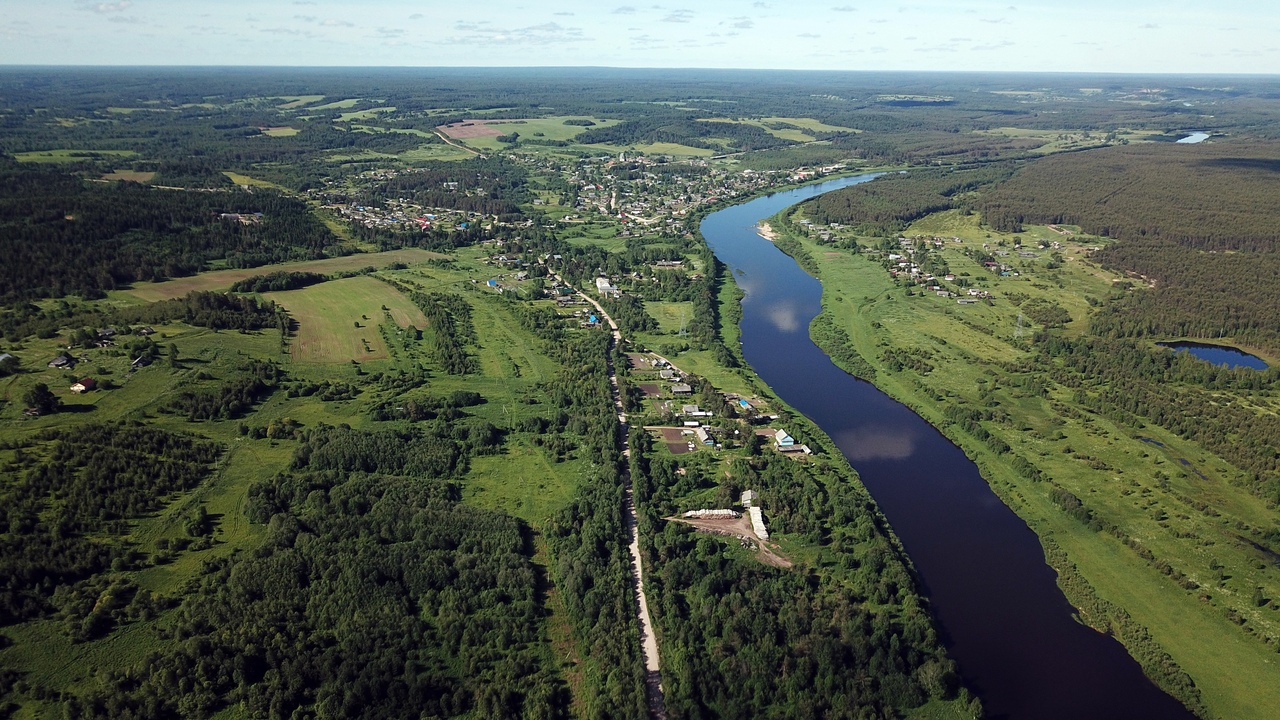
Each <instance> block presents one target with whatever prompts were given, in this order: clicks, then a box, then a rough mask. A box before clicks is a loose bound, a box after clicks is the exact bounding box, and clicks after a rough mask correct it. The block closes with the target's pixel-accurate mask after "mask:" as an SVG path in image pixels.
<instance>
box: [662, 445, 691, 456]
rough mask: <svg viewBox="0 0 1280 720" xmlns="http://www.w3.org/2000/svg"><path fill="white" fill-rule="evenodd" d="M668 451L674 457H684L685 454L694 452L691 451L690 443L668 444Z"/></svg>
mask: <svg viewBox="0 0 1280 720" xmlns="http://www.w3.org/2000/svg"><path fill="white" fill-rule="evenodd" d="M667 450H669V451H670V452H671V454H672V455H684V454H685V453H689V452H693V451H692V450H690V449H689V443H667Z"/></svg>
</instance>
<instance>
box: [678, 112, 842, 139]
mask: <svg viewBox="0 0 1280 720" xmlns="http://www.w3.org/2000/svg"><path fill="white" fill-rule="evenodd" d="M698 122H705V123H732V124H735V125H755V126H756V127H758V128H760V129H761V130H764V131H765V132H767V133H769V134H770V135H772V136H774V137H776V138H781V139H783V140H791V141H794V142H811V141H813V140H816V139H817V138H815V137H813V136H812V135H809V134H808V133H806V132H804V131H803V130H791V129H782V130H776V129H774V128H771V127H768V126H766V125H765V124H764V123H763V122H761V121H759V120H729V119H726V118H709V119H703V120H699V121H698Z"/></svg>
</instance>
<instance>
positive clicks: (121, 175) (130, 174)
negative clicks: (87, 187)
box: [102, 170, 156, 183]
mask: <svg viewBox="0 0 1280 720" xmlns="http://www.w3.org/2000/svg"><path fill="white" fill-rule="evenodd" d="M155 176H156V174H155V173H153V172H139V171H136V170H116V171H115V172H112V173H107V174H106V175H103V176H102V179H103V180H120V181H124V182H136V183H149V182H151V178H153V177H155Z"/></svg>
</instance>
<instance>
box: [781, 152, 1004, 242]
mask: <svg viewBox="0 0 1280 720" xmlns="http://www.w3.org/2000/svg"><path fill="white" fill-rule="evenodd" d="M1009 173H1010V168H1008V167H1004V166H991V167H980V168H977V169H963V168H947V169H945V170H933V169H929V170H912V171H909V172H907V173H905V174H892V175H885V176H882V177H880V178H878V179H876V180H875V181H873V182H869V183H862V184H860V185H854V186H852V187H847V188H843V189H840V190H835V191H833V192H829V193H826V194H824V195H820V196H818V197H817V198H815V199H813V200H811V201H809V203H808V204H807V205H806V206H805V207H806V211H807V213H808V215H809V216H810V217H811V218H813V220H814V221H815V222H818V223H821V224H824V225H826V224H830V223H839V224H842V225H851V226H853V228H854V229H855V230H856V231H857V232H859V233H861V234H865V235H889V234H892V233H898V232H901V231H902V230H904V229H906V227H907V225H909V224H911V222H913V221H915V220H918V219H920V218H922V217H924V216H925V215H929V214H931V213H935V212H940V211H942V210H950V209H951V208H955V207H962V206H964V204H965V200H964V198H963V196H964V194H965V193H969V192H972V191H974V190H977V189H979V188H982V187H985V186H987V185H991V184H992V183H996V182H999V181H1001V180H1003V179H1004V178H1006V177H1008V175H1009Z"/></svg>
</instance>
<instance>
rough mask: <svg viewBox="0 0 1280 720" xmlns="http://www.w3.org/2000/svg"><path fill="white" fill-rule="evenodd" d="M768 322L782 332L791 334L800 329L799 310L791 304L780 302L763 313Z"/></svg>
mask: <svg viewBox="0 0 1280 720" xmlns="http://www.w3.org/2000/svg"><path fill="white" fill-rule="evenodd" d="M765 314H766V315H767V316H768V318H769V322H771V323H773V326H774V327H776V328H778V329H779V330H781V331H782V332H788V333H793V332H795V331H797V330H799V329H800V308H798V307H796V304H795V303H793V302H789V301H785V302H780V303H778V304H776V305H774V306H773V307H770V308H769V309H768V310H766V311H765Z"/></svg>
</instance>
